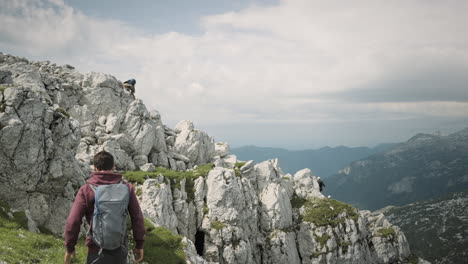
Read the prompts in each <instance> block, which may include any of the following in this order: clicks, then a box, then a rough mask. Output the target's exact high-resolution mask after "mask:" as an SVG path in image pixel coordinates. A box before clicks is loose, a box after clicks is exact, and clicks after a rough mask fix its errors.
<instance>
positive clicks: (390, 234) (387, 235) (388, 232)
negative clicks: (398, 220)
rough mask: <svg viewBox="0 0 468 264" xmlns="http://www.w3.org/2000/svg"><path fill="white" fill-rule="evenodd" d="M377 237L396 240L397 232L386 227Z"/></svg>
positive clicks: (381, 229) (379, 231) (380, 230)
mask: <svg viewBox="0 0 468 264" xmlns="http://www.w3.org/2000/svg"><path fill="white" fill-rule="evenodd" d="M377 235H378V236H381V237H385V238H395V237H396V232H395V229H393V228H391V227H384V228H380V229H379V230H377Z"/></svg>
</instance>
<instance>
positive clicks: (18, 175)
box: [0, 54, 410, 263]
mask: <svg viewBox="0 0 468 264" xmlns="http://www.w3.org/2000/svg"><path fill="white" fill-rule="evenodd" d="M121 84H122V83H121V82H120V81H119V80H117V79H116V78H115V77H113V76H110V75H106V74H101V73H89V74H81V73H79V72H77V71H76V70H75V69H74V68H73V67H72V66H70V65H65V66H57V65H55V64H53V63H50V62H29V61H28V60H26V59H23V58H18V57H15V56H11V55H3V54H0V147H1V148H0V165H1V170H0V200H3V201H6V202H7V203H8V204H10V205H11V207H12V208H15V209H16V210H24V211H25V214H26V216H27V217H28V227H29V229H30V230H31V231H35V232H39V231H40V230H41V229H42V228H45V229H48V230H50V231H52V232H53V233H55V234H60V233H61V232H62V228H63V226H64V225H63V224H64V221H65V219H66V217H67V214H68V212H69V209H70V206H71V204H72V201H73V199H74V193H75V191H76V190H77V188H79V186H80V185H81V184H83V183H84V180H85V179H86V178H87V177H88V175H89V172H90V164H89V162H90V159H91V157H92V156H93V155H94V154H95V153H96V152H98V151H100V150H102V149H105V150H107V151H110V152H112V153H113V154H114V156H115V158H116V166H117V168H118V169H119V170H125V171H128V170H135V169H140V170H147V171H151V170H154V169H155V167H156V166H159V167H165V168H170V169H172V170H176V171H190V170H192V169H193V168H195V167H196V166H200V165H203V164H206V163H210V162H211V163H213V164H214V168H213V169H212V170H211V171H210V172H209V173H208V175H207V176H205V177H203V176H200V177H198V178H196V179H195V180H194V186H193V188H190V190H189V189H187V185H186V181H187V179H182V180H181V181H180V182H179V183H178V184H177V185H174V183H173V182H171V181H170V180H169V179H168V178H167V177H165V176H164V175H162V174H161V175H160V176H157V177H154V179H147V180H145V181H144V182H143V184H142V185H141V186H138V188H139V190H140V192H141V195H140V199H141V204H142V208H143V211H144V214H145V216H146V217H147V218H148V219H150V221H151V222H153V224H155V225H156V226H162V227H165V228H167V229H169V230H171V231H172V232H174V233H177V234H179V235H182V236H185V237H186V238H187V239H188V240H187V239H186V241H187V243H186V245H187V247H186V255H187V256H188V259H187V261H188V262H190V263H287V262H289V263H404V262H405V261H406V260H407V258H408V256H409V255H410V251H409V247H408V243H407V242H406V238H405V236H404V234H403V233H402V232H401V231H400V230H399V229H398V227H396V226H393V225H391V224H390V223H389V222H388V221H387V220H386V219H385V217H383V215H376V214H373V213H371V212H368V211H357V210H355V209H353V208H351V207H349V206H348V205H346V204H343V203H340V202H338V201H335V200H331V199H326V198H324V197H323V195H322V194H321V193H320V192H319V187H318V183H317V178H316V177H315V176H314V175H312V173H311V172H310V170H308V169H304V170H301V171H299V172H297V173H296V174H294V175H291V174H285V173H284V172H282V170H281V169H280V167H279V164H278V161H277V160H269V161H265V162H262V163H259V164H254V163H253V161H249V162H247V163H239V162H238V161H237V158H236V156H235V155H229V145H228V144H227V143H215V142H214V140H213V138H211V137H210V136H209V135H207V134H206V133H205V132H203V131H199V130H197V129H195V128H194V126H193V123H192V122H190V121H181V122H180V123H179V124H178V125H177V126H176V127H175V128H174V129H171V128H168V127H167V126H165V125H164V124H163V123H162V121H161V116H160V114H159V113H158V112H157V111H152V112H149V111H148V110H147V109H146V107H145V105H144V104H143V102H142V101H141V100H139V99H135V98H133V97H132V96H131V95H130V93H129V92H128V91H126V90H125V89H123V88H122V85H121ZM240 165H242V166H240ZM171 184H172V186H171ZM324 215H325V216H327V217H325V218H324V217H323V216H324ZM191 242H193V243H191ZM193 244H195V246H194V245H193ZM195 248H196V249H197V250H198V254H197V252H196V251H194V249H195Z"/></svg>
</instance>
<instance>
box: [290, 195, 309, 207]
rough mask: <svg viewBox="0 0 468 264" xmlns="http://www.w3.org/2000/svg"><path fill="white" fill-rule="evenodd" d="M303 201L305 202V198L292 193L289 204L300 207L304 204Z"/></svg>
mask: <svg viewBox="0 0 468 264" xmlns="http://www.w3.org/2000/svg"><path fill="white" fill-rule="evenodd" d="M305 202H307V200H306V199H304V198H300V197H299V196H297V195H296V194H294V196H293V197H292V199H291V206H292V208H301V207H302V206H303V205H304V204H305Z"/></svg>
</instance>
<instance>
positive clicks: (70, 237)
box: [64, 185, 86, 253]
mask: <svg viewBox="0 0 468 264" xmlns="http://www.w3.org/2000/svg"><path fill="white" fill-rule="evenodd" d="M85 186H86V185H85ZM85 186H82V187H81V188H80V190H79V191H78V194H77V195H76V197H75V202H74V203H73V207H72V209H71V211H70V214H69V215H68V218H67V223H66V225H65V232H64V235H65V247H66V248H67V252H68V253H72V252H74V251H75V245H76V243H77V241H78V236H79V234H80V227H81V222H82V219H83V216H84V215H85V212H86V199H85V194H84V191H83V189H84V188H85Z"/></svg>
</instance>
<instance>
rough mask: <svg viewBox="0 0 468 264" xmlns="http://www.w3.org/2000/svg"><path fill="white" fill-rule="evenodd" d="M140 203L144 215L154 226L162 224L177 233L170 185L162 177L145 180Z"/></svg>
mask: <svg viewBox="0 0 468 264" xmlns="http://www.w3.org/2000/svg"><path fill="white" fill-rule="evenodd" d="M140 204H141V208H142V210H143V214H144V216H145V217H147V218H148V219H149V220H150V221H151V222H152V223H153V224H154V225H155V226H156V227H158V226H162V227H165V228H167V229H169V230H171V231H172V232H174V233H176V234H178V233H177V222H178V221H177V216H176V214H175V213H174V209H173V205H172V193H171V186H170V185H169V184H167V183H166V182H165V181H164V177H159V178H157V179H148V180H146V181H145V183H144V184H143V187H142V197H141V201H140Z"/></svg>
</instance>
